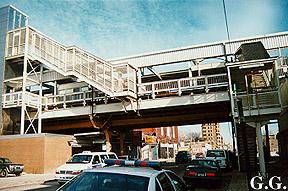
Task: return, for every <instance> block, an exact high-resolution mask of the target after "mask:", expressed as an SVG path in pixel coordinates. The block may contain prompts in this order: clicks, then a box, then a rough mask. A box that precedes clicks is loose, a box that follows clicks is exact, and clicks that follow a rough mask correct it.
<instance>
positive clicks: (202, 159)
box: [192, 158, 215, 161]
mask: <svg viewBox="0 0 288 191" xmlns="http://www.w3.org/2000/svg"><path fill="white" fill-rule="evenodd" d="M193 160H194V161H198V160H201V161H204V160H205V161H215V159H207V158H196V159H193ZM193 160H192V161H193Z"/></svg>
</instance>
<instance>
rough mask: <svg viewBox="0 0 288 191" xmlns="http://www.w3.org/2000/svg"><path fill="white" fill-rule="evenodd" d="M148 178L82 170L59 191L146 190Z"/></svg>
mask: <svg viewBox="0 0 288 191" xmlns="http://www.w3.org/2000/svg"><path fill="white" fill-rule="evenodd" d="M148 184H149V178H147V177H141V176H133V175H124V174H117V173H101V172H84V173H82V174H81V175H79V176H78V177H76V178H75V179H73V180H72V181H70V182H69V183H68V184H66V185H65V186H64V187H63V188H62V189H61V191H76V190H83V191H84V190H85V191H116V190H117V191H147V189H148Z"/></svg>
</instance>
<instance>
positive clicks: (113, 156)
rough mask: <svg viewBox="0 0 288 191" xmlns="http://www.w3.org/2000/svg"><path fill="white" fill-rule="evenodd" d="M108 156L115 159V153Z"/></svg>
mask: <svg viewBox="0 0 288 191" xmlns="http://www.w3.org/2000/svg"><path fill="white" fill-rule="evenodd" d="M108 156H109V159H117V157H116V155H114V154H109V155H108Z"/></svg>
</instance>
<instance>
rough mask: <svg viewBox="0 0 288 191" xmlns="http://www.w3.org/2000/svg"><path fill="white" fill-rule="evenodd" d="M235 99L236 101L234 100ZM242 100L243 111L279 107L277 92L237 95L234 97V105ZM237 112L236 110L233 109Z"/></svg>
mask: <svg viewBox="0 0 288 191" xmlns="http://www.w3.org/2000/svg"><path fill="white" fill-rule="evenodd" d="M235 98H236V99H235ZM239 99H240V100H242V106H243V110H255V109H264V108H271V107H280V106H281V103H280V101H279V96H278V91H277V90H271V91H267V92H257V93H253V94H246V93H237V95H236V97H235V96H234V101H235V105H237V103H236V101H237V100H239ZM235 110H237V108H235Z"/></svg>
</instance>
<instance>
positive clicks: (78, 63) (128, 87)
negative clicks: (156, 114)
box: [6, 27, 136, 96]
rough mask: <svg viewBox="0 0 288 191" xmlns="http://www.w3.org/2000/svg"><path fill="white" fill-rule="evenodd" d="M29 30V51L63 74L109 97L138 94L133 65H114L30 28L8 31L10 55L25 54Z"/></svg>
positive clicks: (7, 54) (8, 50)
mask: <svg viewBox="0 0 288 191" xmlns="http://www.w3.org/2000/svg"><path fill="white" fill-rule="evenodd" d="M26 32H28V33H29V34H28V36H29V38H28V44H29V45H28V54H29V55H31V56H33V57H34V58H35V59H38V60H41V61H44V63H45V64H46V65H47V66H48V67H51V68H52V69H54V70H56V71H57V72H59V73H61V74H62V75H64V76H67V75H74V76H76V77H77V78H79V79H80V80H82V81H85V82H86V83H88V84H90V85H92V86H94V87H96V88H97V89H99V90H101V91H102V92H104V93H106V94H108V95H110V96H113V95H114V93H117V95H119V96H121V93H123V96H125V95H126V94H127V92H132V93H134V94H135V93H136V69H135V68H133V67H132V66H131V65H129V64H121V65H120V64H119V65H112V64H110V63H108V62H106V61H105V60H103V59H101V58H98V57H96V56H94V55H92V54H90V53H88V52H86V51H84V50H82V49H80V48H78V47H76V46H72V47H65V46H63V45H61V44H60V43H58V42H56V41H55V40H52V39H51V38H49V37H47V36H45V35H43V34H41V33H40V32H38V31H36V30H35V29H32V28H31V27H29V28H28V31H26V28H20V29H17V30H13V31H9V32H8V34H7V39H8V42H7V51H6V57H7V58H9V57H13V56H17V55H21V54H24V51H25V50H24V45H25V34H26ZM129 95H131V94H129Z"/></svg>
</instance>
